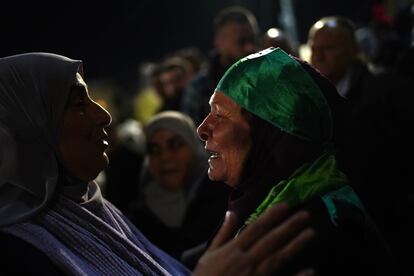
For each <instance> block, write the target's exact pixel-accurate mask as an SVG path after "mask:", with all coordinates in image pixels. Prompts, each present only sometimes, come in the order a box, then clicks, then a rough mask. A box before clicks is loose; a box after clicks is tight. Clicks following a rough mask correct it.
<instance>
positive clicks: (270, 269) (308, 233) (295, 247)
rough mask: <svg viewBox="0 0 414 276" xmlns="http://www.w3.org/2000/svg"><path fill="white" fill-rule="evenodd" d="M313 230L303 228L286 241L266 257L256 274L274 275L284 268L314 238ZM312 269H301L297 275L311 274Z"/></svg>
mask: <svg viewBox="0 0 414 276" xmlns="http://www.w3.org/2000/svg"><path fill="white" fill-rule="evenodd" d="M314 236H315V231H314V230H313V229H310V228H306V229H304V230H303V231H302V232H301V233H300V234H299V235H298V236H297V237H295V238H294V239H293V240H292V241H290V242H289V243H287V244H286V245H285V246H284V247H283V248H280V249H279V250H276V251H275V252H274V253H273V254H272V255H271V256H270V257H268V258H266V259H265V260H264V261H263V262H262V263H261V264H260V265H259V266H258V267H257V270H256V273H255V274H257V275H274V274H275V273H277V272H278V271H279V270H281V269H282V268H284V267H285V266H286V264H287V263H289V262H290V261H291V260H292V259H293V258H294V257H296V256H297V254H298V253H300V252H301V251H302V250H303V249H304V248H305V247H306V245H307V244H309V242H310V241H311V240H312V239H313V238H314ZM312 273H313V270H312V269H308V270H303V271H301V272H300V273H299V274H298V275H301V276H302V275H303V276H305V275H313V274H312Z"/></svg>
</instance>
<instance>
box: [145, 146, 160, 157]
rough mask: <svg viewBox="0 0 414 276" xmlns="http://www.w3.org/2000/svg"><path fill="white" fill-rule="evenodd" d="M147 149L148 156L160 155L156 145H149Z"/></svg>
mask: <svg viewBox="0 0 414 276" xmlns="http://www.w3.org/2000/svg"><path fill="white" fill-rule="evenodd" d="M147 147H148V150H147V151H148V154H149V155H157V154H159V153H160V147H159V146H158V145H154V144H149V145H148V146H147Z"/></svg>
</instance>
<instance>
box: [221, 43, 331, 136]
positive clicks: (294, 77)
mask: <svg viewBox="0 0 414 276" xmlns="http://www.w3.org/2000/svg"><path fill="white" fill-rule="evenodd" d="M215 91H216V92H221V93H224V94H225V95H226V96H228V97H230V98H231V99H232V100H233V101H234V102H235V103H237V104H238V105H240V106H241V107H243V108H244V109H246V110H247V111H249V112H251V113H253V114H255V115H257V116H258V117H260V118H262V119H264V120H265V121H267V122H269V123H271V124H273V125H274V126H276V127H278V128H280V129H281V130H283V131H285V132H287V133H289V134H292V135H294V136H297V137H300V138H303V139H305V140H308V141H311V142H314V143H321V144H323V143H325V142H328V141H330V140H331V138H332V118H331V111H330V108H329V106H328V103H327V101H326V99H325V97H324V95H323V94H322V92H321V91H320V89H319V87H318V86H317V85H316V83H315V82H314V81H313V79H312V78H311V77H310V76H309V74H308V73H307V72H306V71H305V70H304V69H303V68H302V66H301V65H300V64H299V63H298V62H297V61H296V60H295V59H294V58H292V57H291V56H289V55H288V54H286V53H285V52H284V51H283V50H281V49H280V48H273V47H271V48H268V49H266V50H263V51H261V52H258V53H255V54H252V55H250V56H247V57H245V58H243V59H241V60H239V61H238V62H236V63H235V64H233V65H232V66H231V67H230V68H229V69H228V70H227V72H226V73H225V74H224V76H223V77H222V79H221V80H220V82H219V84H218V85H217V87H216V89H215Z"/></svg>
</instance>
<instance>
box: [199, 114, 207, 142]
mask: <svg viewBox="0 0 414 276" xmlns="http://www.w3.org/2000/svg"><path fill="white" fill-rule="evenodd" d="M207 120H208V116H207V117H206V118H205V119H204V121H203V122H202V123H201V124H200V125H199V126H198V128H197V134H198V137H200V139H201V140H203V141H207V139H208V137H209V130H208V122H207Z"/></svg>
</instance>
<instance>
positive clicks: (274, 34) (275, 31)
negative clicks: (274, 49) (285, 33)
mask: <svg viewBox="0 0 414 276" xmlns="http://www.w3.org/2000/svg"><path fill="white" fill-rule="evenodd" d="M267 35H268V36H269V37H270V38H276V37H278V36H279V35H280V32H279V30H278V29H276V28H270V29H269V30H268V31H267Z"/></svg>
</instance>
